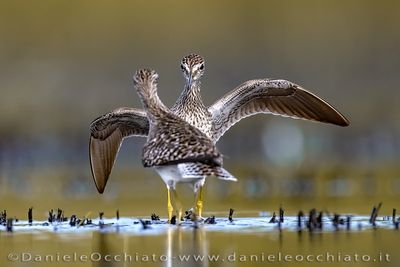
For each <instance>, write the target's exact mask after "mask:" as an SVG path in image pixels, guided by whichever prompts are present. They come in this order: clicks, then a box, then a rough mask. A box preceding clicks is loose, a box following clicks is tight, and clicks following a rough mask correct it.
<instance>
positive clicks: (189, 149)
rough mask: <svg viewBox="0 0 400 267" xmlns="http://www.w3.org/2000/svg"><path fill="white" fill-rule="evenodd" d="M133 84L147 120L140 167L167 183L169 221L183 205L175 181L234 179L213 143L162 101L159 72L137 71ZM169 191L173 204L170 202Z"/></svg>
mask: <svg viewBox="0 0 400 267" xmlns="http://www.w3.org/2000/svg"><path fill="white" fill-rule="evenodd" d="M133 84H134V87H135V88H136V90H137V93H138V95H139V98H140V100H141V102H142V105H143V109H144V110H145V112H146V115H147V119H148V121H149V130H148V135H147V142H146V144H145V145H144V147H143V153H142V163H143V166H144V167H153V168H155V170H156V171H157V172H158V174H159V175H160V176H161V178H162V179H163V181H164V182H165V184H166V186H167V192H168V194H167V202H168V203H167V207H168V219H169V220H171V217H172V212H173V210H174V209H175V210H176V211H177V215H178V218H179V219H180V218H182V205H181V203H180V201H179V198H178V196H177V193H176V184H177V183H192V184H194V183H196V182H197V180H198V179H203V178H204V177H205V176H210V175H214V176H216V177H218V178H220V179H224V180H236V178H235V177H234V176H233V175H231V174H230V173H229V172H228V171H227V170H225V169H224V168H223V167H222V162H223V157H222V154H221V153H220V152H219V151H218V149H217V148H216V147H215V144H214V142H213V141H212V140H211V139H210V138H209V137H208V136H207V135H206V134H204V133H203V132H202V131H201V130H199V129H197V128H196V127H194V126H192V125H191V124H189V123H188V122H186V121H185V120H183V119H181V118H180V117H178V116H177V115H175V114H174V113H172V111H171V110H170V109H169V108H167V107H166V106H165V105H164V104H163V103H162V101H161V100H160V98H159V97H158V94H157V84H158V74H157V73H156V72H155V71H154V70H149V69H140V70H138V71H137V72H136V73H135V75H134V76H133ZM171 191H172V193H173V195H174V200H175V201H174V204H175V205H174V204H172V203H171V196H170V192H171ZM174 206H175V207H174Z"/></svg>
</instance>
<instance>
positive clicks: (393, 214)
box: [392, 209, 397, 223]
mask: <svg viewBox="0 0 400 267" xmlns="http://www.w3.org/2000/svg"><path fill="white" fill-rule="evenodd" d="M396 211H397V210H396V209H393V212H392V222H393V223H396Z"/></svg>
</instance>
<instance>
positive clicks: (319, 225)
mask: <svg viewBox="0 0 400 267" xmlns="http://www.w3.org/2000/svg"><path fill="white" fill-rule="evenodd" d="M323 216H324V213H323V211H320V212H319V214H318V217H317V219H316V223H317V225H316V226H317V228H318V229H320V230H322V228H323V222H322V218H323Z"/></svg>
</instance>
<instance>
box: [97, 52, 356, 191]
mask: <svg viewBox="0 0 400 267" xmlns="http://www.w3.org/2000/svg"><path fill="white" fill-rule="evenodd" d="M204 64H205V63H204V60H203V58H202V57H201V56H199V55H197V54H190V55H188V56H186V57H184V58H183V59H182V61H181V69H182V73H183V76H184V77H185V79H186V83H185V87H184V90H183V92H182V94H181V95H180V97H179V98H178V100H177V101H176V103H175V105H174V106H173V107H172V108H171V111H172V113H173V114H174V115H176V116H177V117H179V118H181V119H183V120H184V121H186V122H187V123H189V124H190V125H192V126H194V127H196V128H197V129H198V130H200V131H201V132H203V133H204V134H205V135H206V136H207V137H209V138H211V139H212V141H213V142H214V143H216V142H217V141H218V140H219V139H220V137H221V136H222V135H223V134H224V133H225V132H226V131H227V130H228V129H229V128H230V127H232V126H233V125H234V124H236V123H237V122H239V121H240V120H241V119H243V118H246V117H248V116H252V115H255V114H260V113H265V114H274V115H280V116H286V117H291V118H296V119H305V120H312V121H318V122H324V123H330V124H335V125H339V126H347V125H349V121H348V120H347V119H346V118H345V117H344V116H343V115H342V114H340V112H338V111H337V110H336V109H335V108H334V107H332V106H331V105H330V104H329V103H327V102H326V101H324V100H322V99H321V98H319V97H318V96H316V95H314V94H312V93H311V92H309V91H307V90H305V89H303V88H302V87H301V86H299V85H297V84H294V83H292V82H289V81H286V80H273V79H257V80H250V81H247V82H244V83H243V84H241V85H239V86H238V87H237V88H235V89H233V90H232V91H230V92H229V93H227V94H226V95H224V96H223V97H222V98H220V99H219V100H217V101H216V102H215V103H214V104H213V105H211V106H209V107H207V106H205V105H204V103H203V100H202V98H201V94H200V87H201V84H200V80H201V77H202V76H203V74H204V70H205V67H204V66H205V65H204ZM142 78H143V77H142ZM157 78H158V76H157V77H155V76H154V77H152V79H154V81H155V82H157ZM139 79H141V78H140V77H139ZM150 89H152V88H150ZM157 99H158V97H157ZM158 100H159V99H158ZM158 100H157V101H158ZM158 104H160V105H162V108H161V109H162V110H164V111H165V112H167V113H169V109H168V108H167V107H165V106H164V105H163V104H162V103H161V101H160V103H158ZM123 110H124V109H122V110H119V109H117V110H115V111H113V112H111V113H109V114H106V115H104V116H102V117H100V118H99V119H96V120H95V121H93V123H92V125H91V129H90V130H91V138H90V162H91V165H92V173H93V177H94V180H95V182H96V186H97V188H98V190H99V192H103V190H104V187H105V183H106V182H107V179H108V176H109V174H110V171H111V168H112V166H113V164H114V161H115V157H116V154H117V153H118V149H119V147H120V144H121V142H122V140H123V138H124V137H129V136H147V133H148V131H149V123H148V120H147V118H146V117H147V115H145V112H144V111H141V110H136V109H132V110H131V111H132V112H130V111H129V110H126V112H124V111H123ZM165 123H167V122H165ZM175 136H177V134H174V137H173V138H172V140H175V141H174V142H176V144H177V143H180V141H181V140H180V139H179V140H178V139H176V137H175ZM164 137H165V136H159V137H157V138H164ZM158 141H159V140H158ZM184 142H188V141H184ZM154 146H155V147H157V146H158V144H154ZM171 146H172V144H171ZM180 149H181V150H183V148H180ZM149 151H150V150H149ZM154 151H156V150H154ZM154 151H153V152H151V153H155V152H154ZM148 153H150V152H148ZM157 153H159V152H157ZM180 153H181V152H180ZM202 153H203V152H202ZM172 154H173V153H172ZM183 154H185V153H183ZM200 154H201V153H200ZM205 154H207V153H205ZM197 156H198V155H196V157H197ZM148 158H150V156H149V157H148ZM185 158H188V159H189V158H190V156H189V154H185ZM160 159H162V160H159V161H158V162H144V164H146V165H149V166H150V165H154V166H155V165H157V164H160V163H161V164H165V162H173V161H174V160H175V162H179V161H180V160H181V159H176V158H174V156H171V155H162V157H160ZM171 160H172V161H171ZM199 182H200V183H201V184H202V183H204V180H202V181H199ZM195 188H197V187H196V186H195Z"/></svg>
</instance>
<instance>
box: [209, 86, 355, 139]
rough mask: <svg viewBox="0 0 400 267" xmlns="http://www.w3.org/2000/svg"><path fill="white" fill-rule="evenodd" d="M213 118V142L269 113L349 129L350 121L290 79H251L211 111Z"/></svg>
mask: <svg viewBox="0 0 400 267" xmlns="http://www.w3.org/2000/svg"><path fill="white" fill-rule="evenodd" d="M208 110H209V112H210V113H211V114H212V118H213V140H214V142H217V141H218V140H219V138H220V137H221V136H222V135H223V134H224V133H225V132H226V131H227V130H228V129H229V128H230V127H232V126H233V125H234V124H235V123H237V122H239V121H240V120H241V119H243V118H246V117H248V116H251V115H255V114H258V113H267V114H274V115H280V116H285V117H291V118H294V119H304V120H311V121H318V122H324V123H331V124H335V125H339V126H348V125H349V121H348V120H347V119H346V118H345V117H344V116H343V115H342V114H341V113H340V112H339V111H337V110H336V109H335V108H334V107H333V106H331V105H330V104H329V103H327V102H326V101H324V100H322V99H321V98H319V97H318V96H316V95H314V94H312V93H311V92H309V91H307V90H305V89H304V88H302V87H300V86H299V85H297V84H294V83H292V82H289V81H286V80H270V79H259V80H250V81H247V82H245V83H243V84H242V85H240V86H238V87H237V88H235V89H233V90H232V91H231V92H229V93H228V94H226V95H225V96H223V97H222V98H220V99H219V100H218V101H216V102H215V103H214V104H213V105H211V106H210V107H209V108H208Z"/></svg>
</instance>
